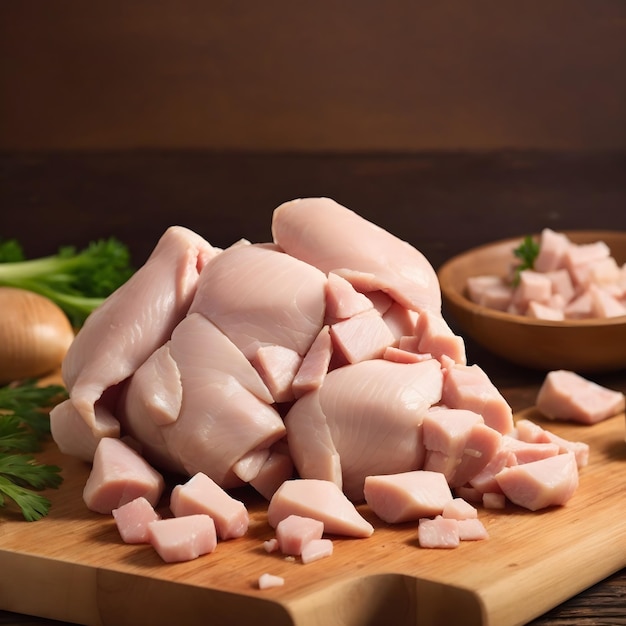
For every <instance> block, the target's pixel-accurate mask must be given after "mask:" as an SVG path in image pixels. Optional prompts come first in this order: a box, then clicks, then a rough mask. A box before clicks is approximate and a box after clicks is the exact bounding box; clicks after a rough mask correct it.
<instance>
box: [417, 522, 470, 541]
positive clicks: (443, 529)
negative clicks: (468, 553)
mask: <svg viewBox="0 0 626 626" xmlns="http://www.w3.org/2000/svg"><path fill="white" fill-rule="evenodd" d="M417 540H418V541H419V545H420V547H421V548H458V547H459V543H460V541H461V539H460V537H459V522H458V520H455V519H451V518H446V517H442V516H441V515H437V516H436V517H435V518H434V519H430V518H428V517H426V518H423V519H421V520H420V521H419V524H418V526H417Z"/></svg>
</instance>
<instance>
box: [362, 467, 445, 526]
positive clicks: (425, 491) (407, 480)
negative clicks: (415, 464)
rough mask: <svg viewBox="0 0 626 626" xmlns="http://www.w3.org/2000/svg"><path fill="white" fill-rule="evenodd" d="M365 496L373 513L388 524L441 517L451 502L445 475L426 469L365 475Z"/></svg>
mask: <svg viewBox="0 0 626 626" xmlns="http://www.w3.org/2000/svg"><path fill="white" fill-rule="evenodd" d="M364 495H365V501H366V502H367V504H368V505H369V507H370V508H371V509H372V511H374V513H376V515H377V516H378V517H380V519H382V520H383V521H385V522H387V523H388V524H397V523H400V522H407V521H412V520H419V519H420V518H422V517H431V516H433V515H437V514H440V513H441V512H442V511H443V508H444V506H445V505H446V504H447V503H448V502H451V501H452V492H451V491H450V487H449V485H448V483H447V482H446V479H445V476H444V475H443V474H441V473H439V472H430V471H426V470H415V471H411V472H402V473H400V474H387V475H379V476H368V477H367V478H366V479H365V487H364Z"/></svg>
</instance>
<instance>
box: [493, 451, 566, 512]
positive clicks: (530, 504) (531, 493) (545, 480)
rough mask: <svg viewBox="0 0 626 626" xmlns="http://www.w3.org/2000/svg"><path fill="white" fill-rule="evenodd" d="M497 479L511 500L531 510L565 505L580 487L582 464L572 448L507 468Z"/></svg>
mask: <svg viewBox="0 0 626 626" xmlns="http://www.w3.org/2000/svg"><path fill="white" fill-rule="evenodd" d="M496 480H497V481H498V484H499V485H500V488H501V489H502V492H503V493H504V495H505V496H506V497H507V499H508V500H510V501H511V502H513V503H514V504H517V505H518V506H522V507H524V508H526V509H529V510H530V511H537V510H539V509H543V508H546V507H549V506H559V505H564V504H566V503H567V502H568V500H569V499H570V498H571V497H572V495H573V494H574V492H575V491H576V488H577V487H578V467H577V465H576V458H575V457H574V454H573V453H571V452H568V453H565V454H557V455H556V456H552V457H548V458H546V459H541V460H540V461H533V462H531V463H524V464H522V465H515V466H513V467H506V468H504V469H503V470H502V471H501V472H500V473H499V474H497V475H496Z"/></svg>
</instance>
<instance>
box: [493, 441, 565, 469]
mask: <svg viewBox="0 0 626 626" xmlns="http://www.w3.org/2000/svg"><path fill="white" fill-rule="evenodd" d="M502 446H503V447H504V448H505V449H507V450H510V452H511V453H512V454H513V456H514V457H515V461H516V462H515V463H510V464H511V465H520V464H522V463H531V462H532V461H539V459H545V458H547V457H549V456H556V455H557V454H560V452H561V450H560V448H559V446H558V445H557V444H556V443H551V442H549V441H546V442H528V441H521V440H520V439H517V438H516V437H511V436H510V435H504V436H503V437H502Z"/></svg>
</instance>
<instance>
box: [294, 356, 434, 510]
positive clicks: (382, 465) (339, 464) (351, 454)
mask: <svg viewBox="0 0 626 626" xmlns="http://www.w3.org/2000/svg"><path fill="white" fill-rule="evenodd" d="M442 383H443V374H442V371H441V368H440V365H439V362H438V361H436V360H434V359H429V360H427V361H422V362H420V363H395V362H392V361H386V360H382V359H380V360H372V361H362V362H361V363H356V364H353V365H347V366H345V367H341V368H339V369H335V370H332V371H331V372H329V373H328V374H327V376H326V379H325V380H324V383H323V384H322V386H321V387H320V388H319V389H317V390H315V391H313V392H310V393H309V394H306V395H305V396H303V397H302V398H300V400H298V401H297V402H296V403H295V404H294V405H293V406H292V408H291V409H290V410H289V412H288V413H287V415H286V416H285V426H286V428H287V440H288V443H289V449H290V452H291V454H292V457H293V459H294V464H295V466H296V469H297V470H298V473H299V475H300V476H302V477H303V478H323V479H325V480H332V481H333V482H335V484H337V485H338V486H340V487H341V486H342V487H343V490H344V491H345V493H346V494H347V495H348V497H349V498H351V499H353V500H355V501H358V500H361V499H362V498H363V483H364V481H365V477H366V476H368V475H370V474H395V473H399V472H405V471H410V470H414V469H420V468H421V466H422V463H423V460H424V446H423V443H422V436H421V424H422V420H423V418H424V415H425V414H426V411H427V410H428V408H429V407H430V406H432V405H433V404H435V403H436V402H438V401H439V399H440V397H441V389H442ZM338 469H340V471H341V480H340V479H339V476H337V470H338Z"/></svg>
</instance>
